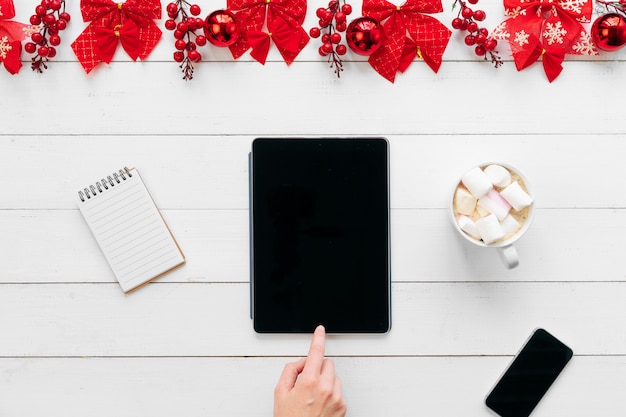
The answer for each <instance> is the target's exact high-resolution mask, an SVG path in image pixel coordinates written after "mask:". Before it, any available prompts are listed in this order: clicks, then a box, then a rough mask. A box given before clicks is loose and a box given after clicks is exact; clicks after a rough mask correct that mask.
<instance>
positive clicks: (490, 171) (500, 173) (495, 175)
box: [485, 165, 511, 188]
mask: <svg viewBox="0 0 626 417" xmlns="http://www.w3.org/2000/svg"><path fill="white" fill-rule="evenodd" d="M485 175H487V178H489V181H491V183H492V184H493V185H495V186H496V187H500V188H504V187H506V186H507V185H509V184H510V183H511V173H510V172H509V170H508V169H506V168H505V167H503V166H501V165H489V166H488V167H487V168H485Z"/></svg>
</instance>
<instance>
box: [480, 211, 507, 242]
mask: <svg viewBox="0 0 626 417" xmlns="http://www.w3.org/2000/svg"><path fill="white" fill-rule="evenodd" d="M476 228H477V229H478V233H480V237H481V239H482V240H483V242H485V244H487V245H488V244H490V243H493V242H495V241H496V240H498V239H502V238H503V237H504V230H502V226H500V222H499V221H498V218H497V217H496V215H495V214H490V215H489V216H487V217H483V218H482V219H478V220H476Z"/></svg>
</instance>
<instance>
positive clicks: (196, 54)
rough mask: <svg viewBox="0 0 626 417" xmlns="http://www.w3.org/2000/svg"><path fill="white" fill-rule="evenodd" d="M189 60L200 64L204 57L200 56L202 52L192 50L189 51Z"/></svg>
mask: <svg viewBox="0 0 626 417" xmlns="http://www.w3.org/2000/svg"><path fill="white" fill-rule="evenodd" d="M188 56H189V59H190V60H192V61H193V62H200V60H201V59H202V55H200V52H198V51H196V50H195V49H192V50H191V51H189V54H188Z"/></svg>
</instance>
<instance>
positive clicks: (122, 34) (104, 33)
mask: <svg viewBox="0 0 626 417" xmlns="http://www.w3.org/2000/svg"><path fill="white" fill-rule="evenodd" d="M94 31H95V34H96V37H97V39H98V45H97V46H96V55H97V56H98V58H99V59H100V60H101V61H104V62H106V63H107V64H108V63H110V62H111V60H112V59H113V55H114V54H115V50H116V49H117V44H118V42H119V43H120V44H121V45H122V48H124V50H125V51H126V53H127V54H128V56H130V57H131V58H132V59H133V61H136V60H137V58H138V57H139V53H140V52H141V42H140V41H139V28H138V27H137V25H136V24H135V22H133V21H132V20H127V21H126V23H124V25H123V26H122V27H117V28H113V29H109V28H104V27H97V28H94Z"/></svg>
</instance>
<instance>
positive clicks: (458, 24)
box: [452, 17, 463, 29]
mask: <svg viewBox="0 0 626 417" xmlns="http://www.w3.org/2000/svg"><path fill="white" fill-rule="evenodd" d="M462 23H463V20H462V19H461V18H460V17H455V18H454V19H452V28H453V29H461V24H462Z"/></svg>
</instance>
